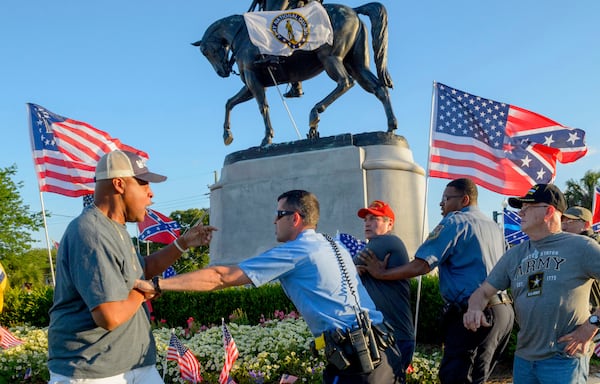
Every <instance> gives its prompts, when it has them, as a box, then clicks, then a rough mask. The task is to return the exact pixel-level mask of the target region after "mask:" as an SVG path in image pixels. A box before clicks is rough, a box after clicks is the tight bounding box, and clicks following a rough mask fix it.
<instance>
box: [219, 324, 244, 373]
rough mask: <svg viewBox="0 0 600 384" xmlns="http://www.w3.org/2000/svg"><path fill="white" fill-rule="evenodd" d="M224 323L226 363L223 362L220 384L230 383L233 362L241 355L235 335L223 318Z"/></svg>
mask: <svg viewBox="0 0 600 384" xmlns="http://www.w3.org/2000/svg"><path fill="white" fill-rule="evenodd" d="M221 322H222V324H223V348H225V363H224V364H223V369H222V370H221V374H220V375H219V384H227V383H229V371H231V368H233V363H235V360H236V359H237V358H238V356H239V355H240V353H239V351H238V348H237V345H235V341H233V337H232V336H231V333H229V330H228V329H227V326H226V325H225V320H224V319H221Z"/></svg>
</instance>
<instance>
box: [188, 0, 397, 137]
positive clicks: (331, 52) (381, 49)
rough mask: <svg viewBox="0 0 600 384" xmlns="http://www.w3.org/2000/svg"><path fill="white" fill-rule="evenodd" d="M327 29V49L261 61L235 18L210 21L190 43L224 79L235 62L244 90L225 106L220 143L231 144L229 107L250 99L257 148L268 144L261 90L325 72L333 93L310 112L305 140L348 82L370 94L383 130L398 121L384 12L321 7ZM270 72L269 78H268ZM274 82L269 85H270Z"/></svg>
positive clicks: (376, 6) (372, 7)
mask: <svg viewBox="0 0 600 384" xmlns="http://www.w3.org/2000/svg"><path fill="white" fill-rule="evenodd" d="M323 6H324V8H325V10H326V11H327V14H328V15H329V19H330V20H331V25H332V27H333V45H328V44H324V45H322V46H321V47H319V48H318V49H316V50H314V51H300V50H298V51H296V52H294V53H293V54H292V55H291V56H289V57H277V58H275V57H265V56H263V55H261V53H260V52H259V50H258V48H256V47H255V46H254V45H253V44H252V42H251V41H250V37H249V36H248V30H247V29H246V25H245V22H244V19H243V16H241V15H233V16H229V17H226V18H223V19H220V20H218V21H216V22H214V23H213V24H212V25H211V26H209V27H208V29H207V30H206V32H205V33H204V36H203V37H202V40H200V41H197V42H195V43H193V45H194V46H198V47H200V51H201V52H202V54H204V56H206V58H207V59H208V61H209V62H210V63H211V65H212V66H213V68H214V70H215V71H216V72H217V74H218V75H219V76H221V77H228V76H229V75H230V74H231V73H232V72H233V70H232V67H233V64H234V63H235V64H237V67H238V70H239V74H240V78H241V80H242V82H243V83H244V86H243V87H242V89H240V91H239V92H238V93H237V94H235V95H234V96H233V97H232V98H230V99H229V100H227V103H226V104H225V123H224V125H223V128H224V132H223V140H224V142H225V145H229V144H231V142H232V141H233V135H232V134H231V130H230V114H231V110H232V109H233V107H235V106H236V105H238V104H240V103H243V102H245V101H248V100H250V99H252V98H254V99H256V101H257V103H258V106H259V109H260V113H261V114H262V117H263V121H264V125H265V136H264V138H263V140H262V143H261V146H265V145H268V144H270V143H271V140H272V138H273V135H274V133H273V127H272V126H271V120H270V117H269V105H268V103H267V100H266V95H265V87H271V86H273V85H277V84H284V83H291V82H295V81H302V80H306V79H310V78H312V77H315V76H316V75H318V74H319V73H321V72H322V71H325V72H326V73H327V74H328V75H329V77H330V78H331V79H332V80H334V81H335V82H336V83H337V86H336V87H335V89H334V90H333V91H332V92H331V93H329V94H328V95H327V96H326V97H325V98H324V99H323V100H321V101H319V102H318V103H317V104H315V106H314V107H313V108H312V109H311V111H310V116H309V126H310V130H309V134H308V135H307V136H308V138H318V137H319V134H318V131H317V126H318V123H319V114H320V113H322V112H323V111H325V109H326V108H327V107H328V106H329V105H331V103H333V102H334V101H335V100H337V99H338V98H339V97H340V96H342V95H343V94H344V93H345V92H346V91H348V90H349V89H350V88H351V87H352V86H353V85H354V80H356V81H357V82H358V84H359V85H360V86H361V87H362V88H363V89H364V90H365V91H367V92H370V93H373V94H374V95H375V96H376V97H377V98H378V99H379V101H381V103H382V104H383V107H384V110H385V114H386V117H387V125H388V129H387V130H388V132H392V131H394V130H395V129H396V128H397V126H398V123H397V121H396V117H395V116H394V112H393V110H392V105H391V102H390V96H389V93H388V90H387V88H392V86H393V84H392V79H391V77H390V75H389V73H388V70H387V42H388V31H387V11H386V10H385V7H384V6H383V5H382V4H380V3H376V2H374V3H368V4H365V5H362V6H359V7H356V8H350V7H347V6H345V5H340V4H324V5H323ZM359 14H361V15H366V16H368V17H369V19H370V21H371V36H372V40H373V51H374V56H375V64H376V69H377V74H378V76H375V75H374V74H373V73H372V72H371V71H370V69H369V48H368V45H367V41H368V37H367V27H366V26H365V24H364V23H363V22H362V21H361V20H360V19H359V17H358V15H359ZM271 74H272V76H271ZM273 78H274V79H275V83H274V81H273Z"/></svg>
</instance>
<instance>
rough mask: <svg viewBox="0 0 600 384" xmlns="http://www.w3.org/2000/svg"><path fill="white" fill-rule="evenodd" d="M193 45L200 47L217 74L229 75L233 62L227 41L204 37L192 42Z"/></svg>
mask: <svg viewBox="0 0 600 384" xmlns="http://www.w3.org/2000/svg"><path fill="white" fill-rule="evenodd" d="M192 45H193V46H196V47H199V48H200V52H202V54H203V55H204V56H205V57H206V59H207V60H208V61H209V63H210V64H211V65H212V67H213V69H214V70H215V72H217V75H219V76H221V77H229V75H230V74H231V67H232V64H231V63H230V60H229V45H228V44H227V43H225V42H217V41H211V40H206V39H202V40H198V41H196V42H195V43H192Z"/></svg>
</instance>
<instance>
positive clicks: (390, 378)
mask: <svg viewBox="0 0 600 384" xmlns="http://www.w3.org/2000/svg"><path fill="white" fill-rule="evenodd" d="M357 364H358V363H357V362H352V364H351V365H350V367H349V368H347V369H344V370H343V371H340V370H339V369H337V368H336V367H335V366H333V365H331V364H328V365H327V367H325V371H324V372H323V384H363V383H364V384H367V383H368V384H388V383H389V384H399V383H400V382H401V381H400V380H401V374H402V372H401V368H400V366H401V364H400V352H399V351H398V348H397V347H396V346H395V345H393V346H391V347H388V348H387V349H385V350H384V351H381V362H380V363H379V365H378V366H377V368H375V369H374V370H373V371H372V372H371V373H370V374H361V373H357V371H358V369H357V367H356V366H357Z"/></svg>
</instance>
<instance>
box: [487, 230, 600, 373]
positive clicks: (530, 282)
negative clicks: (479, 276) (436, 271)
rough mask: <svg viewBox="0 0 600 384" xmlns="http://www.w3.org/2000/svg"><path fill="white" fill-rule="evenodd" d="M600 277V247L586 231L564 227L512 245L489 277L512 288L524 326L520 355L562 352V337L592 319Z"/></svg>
mask: <svg viewBox="0 0 600 384" xmlns="http://www.w3.org/2000/svg"><path fill="white" fill-rule="evenodd" d="M599 277H600V246H599V245H598V243H597V242H596V241H594V240H592V239H590V238H587V237H584V236H580V235H575V234H572V233H566V232H561V233H556V234H553V235H550V236H547V237H545V238H543V239H541V240H538V241H531V240H528V241H525V242H524V243H521V244H519V245H517V246H514V247H513V248H511V249H510V250H508V251H507V252H506V253H505V254H504V256H502V257H501V258H500V260H499V261H498V263H497V264H496V266H495V267H494V269H493V270H492V271H491V272H490V275H489V276H488V278H487V281H488V283H490V284H491V285H492V286H494V287H496V288H498V289H507V288H511V292H512V295H513V297H514V305H515V316H516V319H517V322H518V323H519V327H520V330H519V334H518V336H517V349H516V351H515V354H516V355H517V356H519V357H521V358H523V359H526V360H532V361H533V360H542V359H547V358H550V357H552V356H554V355H556V354H557V353H562V352H563V349H564V347H565V344H564V343H558V342H557V340H558V338H560V337H561V336H564V335H566V334H567V333H570V332H572V331H573V330H574V329H575V328H576V327H577V326H579V325H581V324H583V323H584V322H586V321H587V319H588V317H589V316H590V312H589V301H588V300H589V296H590V287H591V285H592V281H593V279H598V278H599Z"/></svg>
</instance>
